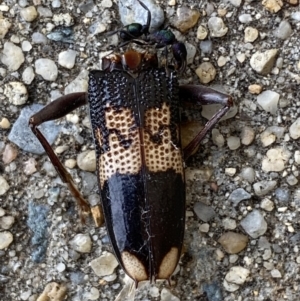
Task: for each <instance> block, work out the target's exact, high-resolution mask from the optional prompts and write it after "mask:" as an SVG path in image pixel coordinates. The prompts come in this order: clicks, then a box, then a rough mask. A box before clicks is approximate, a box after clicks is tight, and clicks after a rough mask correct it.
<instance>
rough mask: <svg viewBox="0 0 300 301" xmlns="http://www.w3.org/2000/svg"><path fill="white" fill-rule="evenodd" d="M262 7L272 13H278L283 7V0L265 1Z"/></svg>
mask: <svg viewBox="0 0 300 301" xmlns="http://www.w3.org/2000/svg"><path fill="white" fill-rule="evenodd" d="M262 5H263V6H264V7H265V8H266V9H267V10H268V11H270V12H271V13H277V12H278V11H279V10H281V8H282V6H283V2H282V0H263V1H262Z"/></svg>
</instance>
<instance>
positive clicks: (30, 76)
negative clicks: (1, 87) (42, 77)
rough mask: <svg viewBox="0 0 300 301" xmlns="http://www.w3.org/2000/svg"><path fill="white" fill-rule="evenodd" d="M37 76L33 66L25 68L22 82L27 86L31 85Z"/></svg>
mask: <svg viewBox="0 0 300 301" xmlns="http://www.w3.org/2000/svg"><path fill="white" fill-rule="evenodd" d="M34 77H35V74H34V71H33V68H32V67H31V66H29V67H27V68H25V70H24V71H23V73H22V80H23V82H24V83H25V84H26V85H30V84H31V83H32V81H33V80H34Z"/></svg>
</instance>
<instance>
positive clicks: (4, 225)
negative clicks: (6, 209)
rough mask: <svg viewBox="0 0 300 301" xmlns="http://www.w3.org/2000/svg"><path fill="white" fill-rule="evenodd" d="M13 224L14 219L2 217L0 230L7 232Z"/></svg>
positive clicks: (0, 218)
mask: <svg viewBox="0 0 300 301" xmlns="http://www.w3.org/2000/svg"><path fill="white" fill-rule="evenodd" d="M14 222H15V218H14V217H13V216H10V215H8V216H2V217H0V228H1V229H4V230H9V229H10V228H11V227H12V226H13V224H14Z"/></svg>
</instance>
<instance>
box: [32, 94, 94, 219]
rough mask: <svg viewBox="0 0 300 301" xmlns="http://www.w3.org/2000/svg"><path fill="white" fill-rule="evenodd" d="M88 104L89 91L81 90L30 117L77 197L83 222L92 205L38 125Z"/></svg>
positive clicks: (55, 163)
mask: <svg viewBox="0 0 300 301" xmlns="http://www.w3.org/2000/svg"><path fill="white" fill-rule="evenodd" d="M86 104H87V93H84V92H81V93H72V94H68V95H65V96H62V97H60V98H58V99H56V100H54V101H53V102H51V103H50V104H49V105H47V106H46V107H44V108H43V109H42V110H40V111H39V112H38V113H36V114H34V115H33V116H31V118H30V119H29V126H30V128H31V130H32V132H33V133H34V134H35V136H36V137H37V138H38V139H39V141H40V143H41V144H42V146H43V147H44V149H45V151H46V153H47V155H48V156H49V158H50V160H51V162H52V164H53V165H54V167H55V169H56V171H57V173H58V174H59V176H60V178H61V179H62V181H63V182H64V183H66V184H67V185H68V187H69V189H70V191H71V193H72V195H73V197H74V198H75V199H76V201H77V203H78V205H79V207H80V209H81V212H80V215H81V220H82V222H84V220H85V219H84V215H88V214H89V213H90V206H89V204H88V203H87V202H86V201H85V199H84V198H83V196H82V194H81V193H80V192H79V190H78V189H77V187H76V185H75V183H74V181H73V178H72V176H71V175H70V173H69V172H68V171H67V170H66V168H65V167H64V166H63V164H62V163H61V162H60V160H59V159H58V157H57V156H56V154H55V153H54V151H53V149H52V147H51V146H50V144H49V142H48V141H47V140H46V138H45V137H44V135H43V134H42V133H41V131H40V130H39V129H38V126H39V125H40V124H42V123H43V122H46V121H49V120H54V119H58V118H61V117H63V116H65V115H66V114H68V113H70V112H71V111H73V110H75V109H76V108H78V107H81V106H83V105H86Z"/></svg>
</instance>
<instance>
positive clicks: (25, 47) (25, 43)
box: [22, 41, 32, 52]
mask: <svg viewBox="0 0 300 301" xmlns="http://www.w3.org/2000/svg"><path fill="white" fill-rule="evenodd" d="M31 49H32V45H31V44H30V42H29V41H23V42H22V50H23V51H25V52H28V51H30V50H31Z"/></svg>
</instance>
